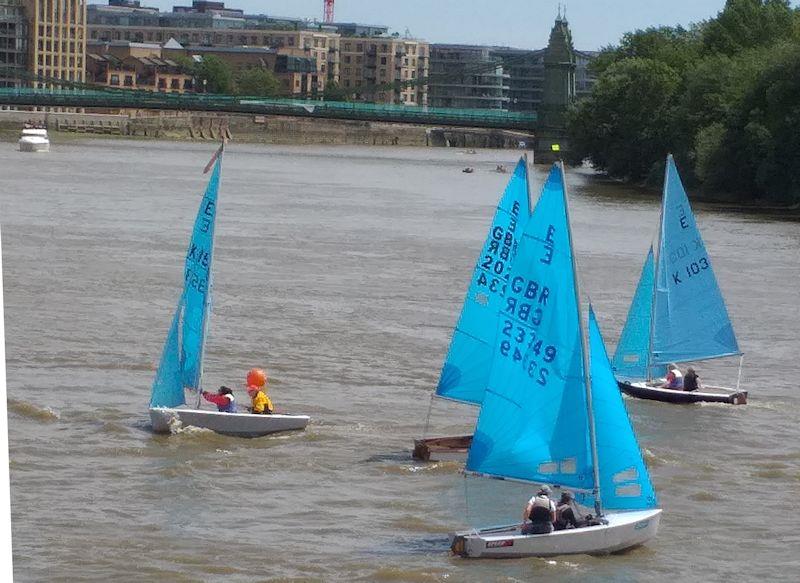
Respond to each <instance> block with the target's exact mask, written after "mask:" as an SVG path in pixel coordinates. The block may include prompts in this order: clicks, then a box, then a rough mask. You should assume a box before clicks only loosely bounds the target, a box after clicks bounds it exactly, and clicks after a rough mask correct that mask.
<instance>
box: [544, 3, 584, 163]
mask: <svg viewBox="0 0 800 583" xmlns="http://www.w3.org/2000/svg"><path fill="white" fill-rule="evenodd" d="M576 66H577V61H576V58H575V49H574V47H573V46H572V32H571V31H570V29H569V23H568V22H567V17H566V14H565V13H562V9H561V7H559V10H558V16H557V17H556V21H555V24H554V25H553V28H552V30H551V31H550V40H549V42H548V43H547V48H546V49H545V55H544V86H543V88H542V89H543V90H542V102H541V105H540V107H539V111H538V114H539V132H538V134H539V140H538V147H537V150H538V151H539V153H540V154H541V155H544V156H545V158H548V157H554V158H559V157H560V155H561V154H560V153H563V151H564V150H565V149H566V148H567V146H568V144H566V139H565V138H566V112H567V108H569V106H570V105H571V104H572V102H573V101H575V69H576ZM555 144H557V145H558V148H557V149H555V150H554V149H553V146H554V145H555ZM539 159H540V160H543V159H542V158H541V157H539ZM543 161H544V160H543Z"/></svg>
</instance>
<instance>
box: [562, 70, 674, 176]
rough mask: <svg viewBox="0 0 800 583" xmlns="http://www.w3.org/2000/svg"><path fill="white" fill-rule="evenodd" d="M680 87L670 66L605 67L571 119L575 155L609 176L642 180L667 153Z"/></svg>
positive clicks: (570, 126) (571, 115) (573, 112)
mask: <svg viewBox="0 0 800 583" xmlns="http://www.w3.org/2000/svg"><path fill="white" fill-rule="evenodd" d="M679 81H680V79H679V77H678V74H677V73H676V72H675V71H674V70H673V69H672V68H671V67H670V66H668V65H666V64H664V63H661V62H659V61H654V60H652V59H644V58H639V57H634V58H627V59H623V60H621V61H618V62H616V63H614V64H612V65H611V66H609V68H608V69H606V71H605V73H604V74H603V75H602V76H601V77H600V78H599V79H598V81H597V84H596V85H595V87H594V90H593V92H592V95H591V96H590V97H589V98H588V99H586V100H584V101H583V102H580V103H579V104H578V105H577V107H576V109H575V110H573V111H572V112H571V114H570V115H569V121H568V126H569V131H570V134H571V136H572V142H571V144H572V149H573V151H574V154H576V155H577V156H578V157H579V158H583V157H590V158H591V160H592V162H593V163H594V164H595V166H596V167H597V168H599V169H601V170H605V171H607V172H608V173H609V174H611V175H612V176H619V177H623V178H627V179H631V180H641V179H643V178H645V177H646V176H647V175H648V174H649V173H650V170H651V167H652V165H653V162H654V161H655V160H658V159H659V158H661V157H663V156H664V155H665V154H666V153H667V152H668V150H669V142H670V140H669V136H668V124H667V119H668V117H669V112H670V107H671V103H672V100H673V95H674V93H675V90H676V89H677V87H678V84H679ZM665 130H666V131H665Z"/></svg>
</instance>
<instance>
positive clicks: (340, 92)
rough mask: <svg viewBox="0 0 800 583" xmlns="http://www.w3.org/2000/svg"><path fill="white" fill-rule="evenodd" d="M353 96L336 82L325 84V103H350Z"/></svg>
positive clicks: (323, 96)
mask: <svg viewBox="0 0 800 583" xmlns="http://www.w3.org/2000/svg"><path fill="white" fill-rule="evenodd" d="M352 96H353V94H352V93H351V92H350V91H348V90H347V89H345V88H344V87H342V86H341V85H339V84H338V83H337V82H336V81H328V82H327V83H326V84H325V91H324V92H323V93H322V98H323V99H324V100H325V101H350V100H351V99H352Z"/></svg>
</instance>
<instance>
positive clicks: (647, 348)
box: [613, 155, 747, 405]
mask: <svg viewBox="0 0 800 583" xmlns="http://www.w3.org/2000/svg"><path fill="white" fill-rule="evenodd" d="M741 354H742V353H741V351H740V350H739V345H738V343H737V341H736V335H735V334H734V331H733V325H732V324H731V320H730V317H729V316H728V310H727V309H726V307H725V301H724V300H723V298H722V293H721V292H720V289H719V285H718V284H717V279H716V277H714V270H713V269H712V268H711V259H710V258H709V256H708V253H707V252H706V248H705V245H704V244H703V238H702V237H701V236H700V231H699V230H698V228H697V223H696V222H695V218H694V215H693V214H692V209H691V207H690V206H689V199H688V197H687V196H686V191H685V190H684V188H683V184H682V183H681V179H680V176H679V175H678V170H677V168H676V167H675V161H674V160H673V159H672V156H671V155H670V156H668V157H667V168H666V175H665V178H664V194H663V197H662V201H661V222H660V226H659V229H658V241H657V243H656V245H655V253H654V252H653V248H652V247H651V248H650V251H649V253H648V254H647V259H646V260H645V263H644V267H643V268H642V275H641V277H640V279H639V285H638V286H637V288H636V292H635V294H634V296H633V301H632V302H631V307H630V310H629V311H628V317H627V320H626V322H625V327H624V328H623V330H622V334H621V336H620V341H619V343H618V344H617V349H616V352H615V354H614V361H613V363H614V372H615V373H616V375H617V379H618V381H619V387H620V389H621V390H622V391H623V392H624V393H626V394H628V395H631V396H633V397H639V398H642V399H653V400H657V401H665V402H668V403H698V402H715V403H730V404H733V405H743V404H745V403H747V391H740V390H739V386H738V385H739V382H738V381H737V386H736V389H729V388H725V387H712V386H704V387H703V388H704V389H705V390H697V391H682V390H680V389H666V388H661V384H663V382H662V381H656V382H652V379H658V378H659V377H662V376H664V374H665V372H666V368H665V367H666V365H667V364H669V363H680V362H698V361H702V360H708V359H712V358H722V357H727V356H737V355H738V356H741ZM739 373H740V378H741V359H740V361H739ZM709 389H711V390H709Z"/></svg>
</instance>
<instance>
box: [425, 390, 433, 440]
mask: <svg viewBox="0 0 800 583" xmlns="http://www.w3.org/2000/svg"><path fill="white" fill-rule="evenodd" d="M435 396H436V393H431V398H430V399H429V400H428V416H427V417H425V429H424V430H423V431H422V439H427V438H428V429H429V428H430V426H431V409H432V408H433V398H434V397H435Z"/></svg>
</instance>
